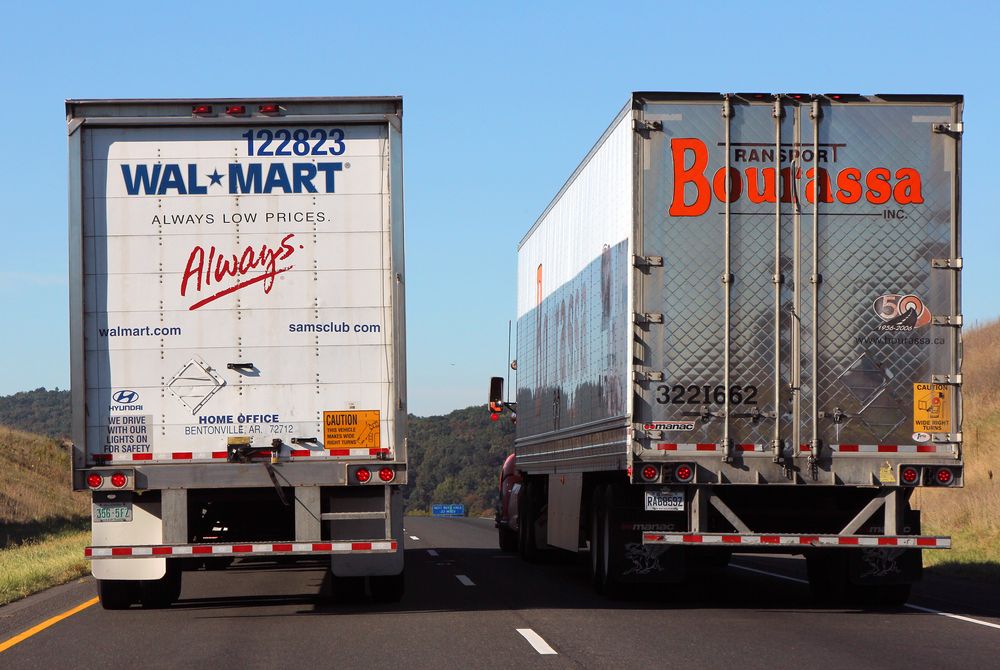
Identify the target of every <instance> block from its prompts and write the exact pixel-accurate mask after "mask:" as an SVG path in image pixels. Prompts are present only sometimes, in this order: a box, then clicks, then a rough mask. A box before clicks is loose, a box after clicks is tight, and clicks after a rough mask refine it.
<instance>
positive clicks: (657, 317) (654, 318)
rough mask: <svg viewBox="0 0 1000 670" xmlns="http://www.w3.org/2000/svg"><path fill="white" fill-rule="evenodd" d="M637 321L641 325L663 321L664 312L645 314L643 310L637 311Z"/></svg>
mask: <svg viewBox="0 0 1000 670" xmlns="http://www.w3.org/2000/svg"><path fill="white" fill-rule="evenodd" d="M635 322H636V323H637V324H638V325H640V326H644V325H647V324H650V323H663V315H662V314H644V313H642V312H636V315H635Z"/></svg>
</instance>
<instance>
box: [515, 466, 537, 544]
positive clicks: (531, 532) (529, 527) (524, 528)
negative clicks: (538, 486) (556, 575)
mask: <svg viewBox="0 0 1000 670" xmlns="http://www.w3.org/2000/svg"><path fill="white" fill-rule="evenodd" d="M534 498H535V486H534V484H532V483H530V482H526V483H525V485H524V488H523V489H522V490H521V500H520V503H519V504H518V518H517V530H518V537H517V548H518V551H519V552H520V554H521V559H522V560H524V561H526V562H528V563H536V562H538V559H539V554H540V552H539V550H538V544H537V542H536V539H535V516H536V515H537V513H538V512H537V510H536V509H535V507H536V505H535V500H534Z"/></svg>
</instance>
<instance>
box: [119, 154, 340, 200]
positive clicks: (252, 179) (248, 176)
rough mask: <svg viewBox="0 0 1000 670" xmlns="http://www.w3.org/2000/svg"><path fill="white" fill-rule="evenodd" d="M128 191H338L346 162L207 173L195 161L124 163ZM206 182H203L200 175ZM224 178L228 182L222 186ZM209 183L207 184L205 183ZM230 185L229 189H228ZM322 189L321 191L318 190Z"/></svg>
mask: <svg viewBox="0 0 1000 670" xmlns="http://www.w3.org/2000/svg"><path fill="white" fill-rule="evenodd" d="M121 167H122V178H124V180H125V191H126V192H127V193H128V194H129V195H206V194H208V193H209V192H210V189H213V187H215V186H218V187H219V188H218V189H217V190H215V189H213V190H214V191H215V192H221V193H229V194H231V195H242V194H247V193H335V192H336V185H337V181H336V177H337V173H338V172H340V171H342V170H343V169H344V164H343V163H339V162H338V163H291V164H288V165H286V164H284V163H269V164H267V167H266V169H265V166H264V164H263V163H231V164H230V165H229V171H228V172H227V173H224V174H220V173H219V170H218V169H215V170H213V171H212V173H211V174H206V173H204V172H202V171H201V170H199V169H198V165H197V164H195V163H188V164H187V165H185V166H181V165H179V164H177V163H162V164H161V163H157V164H155V165H147V164H144V163H139V164H137V165H122V166H121ZM202 176H204V177H205V181H200V182H199V180H200V179H201V177H202ZM223 181H225V185H223ZM206 182H207V183H206ZM227 187H228V190H225V189H226V188H227ZM321 188H322V189H323V190H322V191H320V190H319V189H321Z"/></svg>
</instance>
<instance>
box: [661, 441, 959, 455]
mask: <svg viewBox="0 0 1000 670" xmlns="http://www.w3.org/2000/svg"><path fill="white" fill-rule="evenodd" d="M824 448H825V449H829V450H830V451H833V452H836V453H840V454H936V453H948V452H950V451H951V446H950V445H936V444H828V445H826V446H825V447H824ZM656 449H657V450H658V451H683V452H699V451H707V452H721V451H722V445H720V444H716V443H714V442H699V443H686V444H681V443H675V442H661V443H659V444H657V445H656ZM733 449H734V450H735V451H742V452H755V453H759V454H760V453H768V454H770V453H771V446H770V445H767V444H736V445H733ZM799 451H802V452H806V453H808V452H811V451H812V448H811V447H810V446H809V445H808V444H802V445H799Z"/></svg>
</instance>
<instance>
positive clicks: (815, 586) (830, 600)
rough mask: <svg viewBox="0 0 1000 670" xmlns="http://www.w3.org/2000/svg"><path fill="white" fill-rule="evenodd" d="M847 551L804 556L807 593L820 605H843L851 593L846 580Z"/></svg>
mask: <svg viewBox="0 0 1000 670" xmlns="http://www.w3.org/2000/svg"><path fill="white" fill-rule="evenodd" d="M848 551H849V550H848V549H829V550H826V551H822V550H820V551H816V552H813V553H811V554H809V555H807V556H806V573H807V574H808V577H809V591H810V593H811V594H812V597H813V600H815V601H816V602H817V603H819V604H820V605H827V606H835V605H842V604H844V603H845V602H846V601H847V600H848V598H849V593H850V591H851V588H850V583H849V581H848V579H847V552H848Z"/></svg>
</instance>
